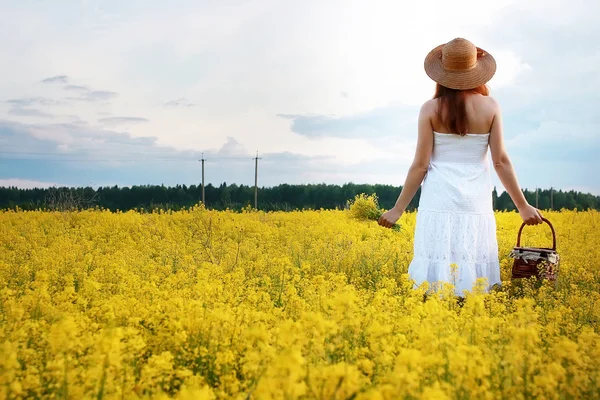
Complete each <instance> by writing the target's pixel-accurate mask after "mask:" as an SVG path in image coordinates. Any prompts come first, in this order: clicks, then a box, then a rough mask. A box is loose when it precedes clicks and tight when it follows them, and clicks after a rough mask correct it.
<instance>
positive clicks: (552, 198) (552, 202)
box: [550, 187, 554, 210]
mask: <svg viewBox="0 0 600 400" xmlns="http://www.w3.org/2000/svg"><path fill="white" fill-rule="evenodd" d="M550 209H551V210H554V188H552V187H551V188H550Z"/></svg>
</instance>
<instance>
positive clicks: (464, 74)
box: [425, 44, 496, 90]
mask: <svg viewBox="0 0 600 400" xmlns="http://www.w3.org/2000/svg"><path fill="white" fill-rule="evenodd" d="M444 46H445V45H443V44H442V45H439V46H438V47H436V48H435V49H433V50H431V51H430V52H429V54H428V55H427V57H425V73H427V75H428V76H429V77H430V78H431V79H433V80H434V81H435V82H437V83H439V84H440V85H443V86H445V87H447V88H450V89H457V90H468V89H475V88H476V87H479V86H481V85H484V84H485V83H487V82H488V81H489V80H490V79H492V77H493V76H494V74H495V73H496V60H495V59H494V57H492V55H491V54H489V53H488V52H486V51H485V50H483V49H480V48H479V47H477V52H478V53H480V54H482V56H480V57H477V63H476V64H475V66H474V67H473V68H471V69H469V70H465V71H449V70H447V69H444V66H443V64H442V48H443V47H444Z"/></svg>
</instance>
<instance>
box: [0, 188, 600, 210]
mask: <svg viewBox="0 0 600 400" xmlns="http://www.w3.org/2000/svg"><path fill="white" fill-rule="evenodd" d="M400 190H401V187H399V186H392V185H370V184H354V183H346V184H344V185H341V186H340V185H328V184H307V185H288V184H282V185H278V186H273V187H263V188H259V190H258V208H259V209H261V210H266V211H271V210H283V211H289V210H294V209H319V208H325V209H334V208H345V207H346V205H347V201H348V200H352V199H353V198H354V196H355V195H357V194H359V193H365V194H376V195H377V197H378V198H379V204H380V206H381V207H383V208H386V209H389V208H391V207H392V206H393V205H394V203H395V201H396V199H397V197H398V194H399V193H400ZM523 193H524V194H525V197H526V198H527V200H528V201H529V203H530V204H532V205H534V206H535V204H536V193H535V191H530V190H524V191H523ZM537 196H538V197H537V204H538V207H539V208H540V209H550V208H552V209H555V210H559V209H562V208H565V209H570V210H572V209H575V208H577V209H579V210H586V209H596V210H598V209H600V196H594V195H592V194H585V193H581V192H576V191H562V190H558V191H557V190H553V191H551V190H549V189H544V190H539V191H538V195H537ZM205 199H206V206H207V207H208V208H211V209H217V210H223V209H226V208H229V209H233V210H239V209H241V208H244V207H247V206H253V205H254V187H253V186H246V185H236V184H231V185H227V183H222V184H220V185H219V186H214V185H212V184H208V185H206V187H205ZM201 200H202V186H201V185H190V186H187V185H177V186H172V187H167V186H164V185H163V186H157V185H142V186H132V187H126V186H125V187H118V186H112V187H99V188H97V189H94V188H92V187H78V188H69V187H60V188H56V187H51V188H45V189H41V188H39V189H19V188H16V187H0V209H14V208H16V207H19V208H21V209H24V210H35V209H50V210H71V209H82V208H91V207H101V208H105V209H109V210H112V211H116V210H122V211H127V210H131V209H138V210H139V209H142V208H143V209H145V210H153V209H163V210H166V209H170V210H179V209H182V208H186V207H191V206H193V205H196V204H198V203H199V202H201ZM493 201H494V208H495V209H496V210H514V209H515V206H514V204H513V202H512V200H511V199H510V197H509V196H508V193H506V192H503V193H502V194H501V195H500V196H498V193H497V191H496V189H495V188H494V191H493ZM418 203H419V192H417V194H416V196H415V197H414V198H413V200H412V201H411V203H410V205H409V207H408V209H409V210H414V209H415V208H416V207H417V205H418Z"/></svg>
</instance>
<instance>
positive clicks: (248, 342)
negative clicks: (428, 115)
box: [0, 207, 600, 399]
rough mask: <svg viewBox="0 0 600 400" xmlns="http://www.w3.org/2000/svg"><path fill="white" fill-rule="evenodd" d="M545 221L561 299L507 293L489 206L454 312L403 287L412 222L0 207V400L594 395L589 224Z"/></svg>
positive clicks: (595, 311)
mask: <svg viewBox="0 0 600 400" xmlns="http://www.w3.org/2000/svg"><path fill="white" fill-rule="evenodd" d="M545 216H547V217H548V218H549V219H550V220H551V221H552V222H553V223H554V225H555V228H556V231H557V234H558V251H559V253H560V255H561V269H560V274H559V281H558V282H557V286H556V287H553V286H552V285H544V286H542V287H541V288H534V287H528V285H522V286H523V287H522V288H520V289H519V290H517V289H516V288H515V287H511V284H510V279H509V278H510V268H511V261H512V260H511V259H509V258H508V253H509V252H510V250H511V249H512V247H513V246H514V244H515V240H516V233H517V229H518V227H519V225H520V218H519V216H518V215H517V214H515V213H498V214H497V223H498V243H499V246H500V256H501V263H502V276H503V279H504V280H505V282H504V286H503V289H502V290H500V291H498V292H494V293H493V294H482V293H475V294H468V295H467V296H466V300H465V302H464V304H463V305H462V306H460V305H459V304H457V302H456V299H455V298H454V296H452V295H443V293H442V296H432V297H429V298H428V299H427V301H423V293H424V291H425V287H421V288H419V289H417V290H414V289H413V288H412V283H411V282H410V281H409V279H408V276H407V274H406V272H407V268H408V264H409V262H410V260H411V256H412V234H413V230H414V223H415V214H414V213H407V214H405V215H403V216H402V219H401V221H400V222H401V227H402V228H401V230H400V231H393V230H389V229H383V228H381V227H379V226H378V225H377V223H376V222H372V221H369V222H363V221H357V220H355V219H352V218H350V216H349V213H348V211H304V212H300V211H297V212H289V213H284V212H273V213H264V212H251V211H248V212H243V213H234V212H229V211H225V212H223V211H221V212H217V211H208V210H205V209H204V208H202V207H195V208H194V209H192V210H187V211H181V212H172V213H171V212H155V213H139V212H133V211H131V212H127V213H111V212H108V211H101V210H88V211H78V212H65V213H59V212H41V211H38V212H22V211H21V212H14V211H6V212H1V213H0V299H1V303H0V398H10V399H12V398H61V399H66V398H69V399H83V398H97V399H137V398H167V397H177V398H182V399H217V398H218V399H221V398H234V399H296V398H305V399H534V398H539V399H577V398H581V399H594V398H600V395H599V393H600V392H599V391H600V325H599V324H600V215H599V213H598V212H595V211H586V212H576V211H563V212H546V213H545ZM524 237H525V239H526V241H525V244H534V245H548V244H549V243H550V232H549V229H548V227H547V226H536V227H527V228H526V229H525V233H524ZM448 293H451V288H448Z"/></svg>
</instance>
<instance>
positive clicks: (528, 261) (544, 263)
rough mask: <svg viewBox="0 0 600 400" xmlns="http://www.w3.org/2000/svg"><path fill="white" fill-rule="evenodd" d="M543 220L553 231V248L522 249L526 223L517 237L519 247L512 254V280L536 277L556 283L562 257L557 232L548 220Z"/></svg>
mask: <svg viewBox="0 0 600 400" xmlns="http://www.w3.org/2000/svg"><path fill="white" fill-rule="evenodd" d="M542 220H543V221H544V222H545V223H547V224H548V226H550V229H551V230H552V248H547V247H521V233H522V232H523V228H524V227H525V223H523V224H522V225H521V228H520V229H519V234H518V236H517V245H516V246H515V247H514V248H513V250H512V252H511V253H510V257H512V258H514V259H515V261H514V263H513V268H512V279H519V278H530V277H536V278H541V279H547V280H550V281H556V278H557V277H558V266H559V261H560V257H559V255H558V253H557V252H556V232H555V231H554V227H553V226H552V224H551V223H550V221H548V220H547V219H546V218H542Z"/></svg>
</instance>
